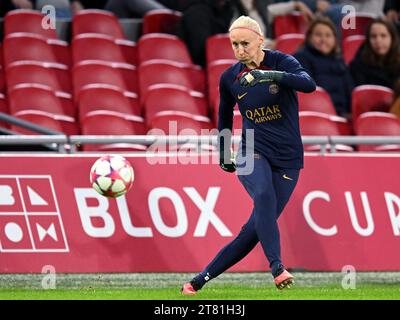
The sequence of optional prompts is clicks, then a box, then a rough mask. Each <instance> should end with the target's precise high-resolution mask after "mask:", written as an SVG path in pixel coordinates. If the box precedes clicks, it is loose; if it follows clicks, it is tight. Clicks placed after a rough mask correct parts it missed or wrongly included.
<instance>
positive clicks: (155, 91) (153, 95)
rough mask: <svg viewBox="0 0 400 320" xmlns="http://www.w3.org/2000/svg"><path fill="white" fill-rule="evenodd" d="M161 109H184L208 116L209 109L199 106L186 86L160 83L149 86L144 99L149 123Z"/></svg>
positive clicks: (194, 113) (191, 112)
mask: <svg viewBox="0 0 400 320" xmlns="http://www.w3.org/2000/svg"><path fill="white" fill-rule="evenodd" d="M160 111H184V112H187V113H190V114H192V115H200V116H207V115H208V109H207V108H205V106H203V109H201V108H200V107H199V105H198V104H197V102H196V100H195V98H193V97H192V96H191V95H190V92H189V91H188V90H187V89H185V88H184V87H177V86H170V85H165V84H158V85H153V86H150V87H149V90H148V92H147V94H146V99H145V100H144V112H145V115H146V120H147V123H150V122H151V121H152V119H153V117H154V115H155V114H157V113H158V112H160Z"/></svg>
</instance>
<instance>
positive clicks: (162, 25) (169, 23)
mask: <svg viewBox="0 0 400 320" xmlns="http://www.w3.org/2000/svg"><path fill="white" fill-rule="evenodd" d="M181 18H182V13H181V12H179V11H174V10H169V9H158V10H151V11H149V12H147V13H146V14H145V15H144V17H143V30H142V34H146V33H170V34H175V31H176V27H177V24H178V22H179V21H180V19H181Z"/></svg>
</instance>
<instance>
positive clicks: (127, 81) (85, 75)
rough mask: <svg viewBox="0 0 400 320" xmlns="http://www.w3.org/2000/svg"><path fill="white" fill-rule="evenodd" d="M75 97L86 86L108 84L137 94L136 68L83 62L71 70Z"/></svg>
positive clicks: (124, 64) (105, 62)
mask: <svg viewBox="0 0 400 320" xmlns="http://www.w3.org/2000/svg"><path fill="white" fill-rule="evenodd" d="M72 77H73V83H74V92H75V95H78V93H79V91H80V90H81V89H82V88H83V87H84V86H86V85H88V84H109V85H113V86H117V87H119V88H121V89H122V90H123V91H130V92H134V93H137V92H139V84H138V75H137V70H136V67H135V66H133V65H131V64H127V63H116V62H107V61H95V60H85V61H82V62H78V63H77V64H76V65H75V66H74V67H73V69H72Z"/></svg>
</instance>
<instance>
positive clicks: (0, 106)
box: [0, 93, 8, 113]
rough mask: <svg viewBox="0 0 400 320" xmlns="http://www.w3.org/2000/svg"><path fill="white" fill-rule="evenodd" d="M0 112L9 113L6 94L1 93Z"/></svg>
mask: <svg viewBox="0 0 400 320" xmlns="http://www.w3.org/2000/svg"><path fill="white" fill-rule="evenodd" d="M0 112H4V113H8V104H7V100H6V97H5V95H4V94H2V93H0Z"/></svg>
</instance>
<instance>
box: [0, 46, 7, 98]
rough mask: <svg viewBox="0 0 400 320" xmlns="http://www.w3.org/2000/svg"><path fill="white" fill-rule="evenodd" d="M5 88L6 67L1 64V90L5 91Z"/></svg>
mask: <svg viewBox="0 0 400 320" xmlns="http://www.w3.org/2000/svg"><path fill="white" fill-rule="evenodd" d="M0 49H1V48H0ZM5 88H6V80H5V77H4V69H3V67H2V66H1V65H0V92H4V91H5Z"/></svg>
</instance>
